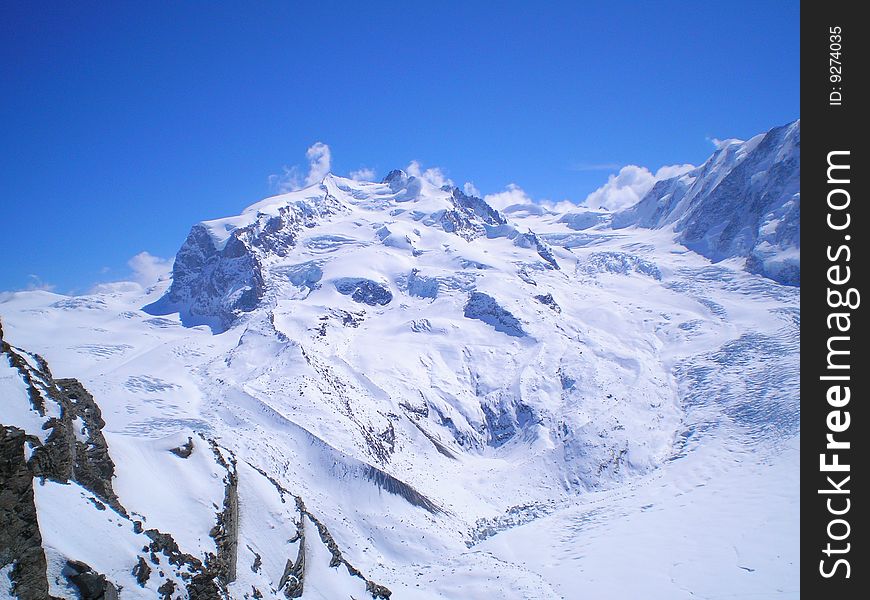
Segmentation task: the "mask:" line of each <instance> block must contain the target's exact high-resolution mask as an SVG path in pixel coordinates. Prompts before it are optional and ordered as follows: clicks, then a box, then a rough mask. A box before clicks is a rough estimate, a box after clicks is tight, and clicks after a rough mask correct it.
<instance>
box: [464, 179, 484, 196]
mask: <svg viewBox="0 0 870 600" xmlns="http://www.w3.org/2000/svg"><path fill="white" fill-rule="evenodd" d="M462 191H463V192H465V195H466V196H477V197H480V190H479V189H477V186H476V185H474V182H473V181H466V182H465V183H463V184H462Z"/></svg>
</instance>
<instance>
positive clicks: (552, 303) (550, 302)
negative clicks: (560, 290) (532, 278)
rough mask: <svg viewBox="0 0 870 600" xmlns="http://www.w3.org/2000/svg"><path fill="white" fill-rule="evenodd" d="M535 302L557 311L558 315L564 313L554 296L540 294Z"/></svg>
mask: <svg viewBox="0 0 870 600" xmlns="http://www.w3.org/2000/svg"><path fill="white" fill-rule="evenodd" d="M535 300H537V301H538V302H540V303H541V304H543V305H544V306H546V307H548V308H549V309H550V310H553V311H556V312H557V313H560V312H562V307H561V306H559V305H558V304H557V303H556V300H555V299H554V298H553V294H538V295H537V296H535Z"/></svg>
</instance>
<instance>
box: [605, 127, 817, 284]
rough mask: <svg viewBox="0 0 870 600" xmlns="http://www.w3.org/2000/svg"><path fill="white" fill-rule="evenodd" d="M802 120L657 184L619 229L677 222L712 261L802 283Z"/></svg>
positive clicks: (682, 236)
mask: <svg viewBox="0 0 870 600" xmlns="http://www.w3.org/2000/svg"><path fill="white" fill-rule="evenodd" d="M800 149H801V129H800V120H797V121H795V122H793V123H790V124H788V125H784V126H782V127H776V128H774V129H771V130H770V131H768V132H767V133H764V134H759V135H757V136H755V137H753V138H752V139H750V140H748V141H745V142H743V141H740V140H727V141H725V142H722V143H721V144H720V146H719V149H718V150H716V152H715V153H714V154H713V156H711V157H710V158H709V159H708V160H707V162H705V163H704V164H703V165H701V166H700V167H698V168H697V169H694V170H693V171H690V172H689V173H686V174H684V175H680V176H679V177H673V178H671V179H666V180H664V181H660V182H658V183H657V184H656V185H655V187H653V189H652V190H650V192H649V193H648V194H647V195H646V196H644V198H643V199H642V200H641V201H640V202H639V203H637V204H636V205H634V206H632V207H631V208H629V209H627V210H625V211H622V212H620V213H618V214H616V215H614V217H613V226H614V227H625V226H628V225H637V226H639V227H650V228H662V227H673V229H674V231H676V232H677V233H678V235H677V240H678V241H679V242H680V243H682V244H684V245H686V246H687V247H688V248H691V249H692V250H694V251H696V252H698V253H700V254H703V255H704V256H706V257H708V258H710V259H711V260H713V261H716V262H718V261H721V260H723V259H726V258H731V257H745V258H746V268H747V270H749V271H750V272H752V273H760V274H762V275H765V276H767V277H770V278H772V279H774V280H776V281H779V282H781V283H785V284H788V285H800V216H801V196H800Z"/></svg>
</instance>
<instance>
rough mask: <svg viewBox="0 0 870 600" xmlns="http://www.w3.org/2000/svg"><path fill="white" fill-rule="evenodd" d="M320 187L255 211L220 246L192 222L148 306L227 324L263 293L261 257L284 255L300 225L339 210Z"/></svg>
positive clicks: (187, 319)
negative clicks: (271, 209) (167, 282)
mask: <svg viewBox="0 0 870 600" xmlns="http://www.w3.org/2000/svg"><path fill="white" fill-rule="evenodd" d="M322 193H323V197H320V198H312V199H309V200H305V201H302V200H300V201H296V202H292V203H289V204H287V205H286V206H283V207H281V208H280V209H278V214H277V215H271V216H270V215H265V214H261V213H257V214H256V215H255V216H252V219H254V222H253V223H251V224H249V225H246V226H244V227H239V228H236V229H234V230H232V232H231V233H230V234H229V237H228V238H227V239H226V242H225V243H224V244H223V246H222V247H218V246H216V244H215V240H214V239H213V238H212V235H211V234H210V232H209V228H208V226H207V224H203V223H200V224H197V225H194V226H193V228H192V229H191V230H190V234H188V236H187V239H186V240H185V242H184V244H183V245H182V246H181V249H180V250H179V251H178V254H177V255H176V256H175V264H174V265H173V267H172V285H171V286H170V288H169V290H168V291H167V292H166V295H164V296H163V297H162V298H161V299H160V300H158V301H157V302H154V303H153V304H150V305H148V306H146V307H145V308H144V310H145V311H146V312H148V313H150V314H153V315H165V314H170V313H173V312H179V314H180V315H181V319H182V322H183V323H184V324H185V325H186V326H194V325H208V326H210V327H211V328H212V329H213V330H215V331H216V332H220V331H224V330H226V329H227V328H229V327H230V326H231V325H232V324H233V322H234V321H235V320H236V319H237V318H238V317H239V316H240V315H242V314H243V313H246V312H250V311H251V310H253V309H254V308H256V307H257V305H258V304H259V303H260V300H261V299H262V298H263V294H264V293H265V282H264V277H263V270H262V264H261V258H262V257H263V256H264V255H275V256H286V255H287V252H288V250H290V249H291V248H293V247H295V246H296V243H297V241H298V237H299V233H300V232H301V231H302V230H304V229H305V228H308V227H313V226H314V225H315V224H316V222H317V221H318V219H321V218H323V217H325V216H327V215H331V214H335V213H336V212H338V211H339V210H341V208H342V205H341V203H340V202H339V201H338V200H337V199H336V198H334V197H333V196H331V195H330V194H329V193H328V192H327V191H326V188H325V187H323V189H322Z"/></svg>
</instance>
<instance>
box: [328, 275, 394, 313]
mask: <svg viewBox="0 0 870 600" xmlns="http://www.w3.org/2000/svg"><path fill="white" fill-rule="evenodd" d="M334 285H335V289H336V290H337V291H338V293H339V294H344V295H345V296H350V297H351V299H352V300H353V301H354V302H359V303H361V304H368V305H369V306H385V305H387V304H389V303H390V302H392V300H393V294H392V292H390V290H388V289H387V288H386V286H384V285H383V284H380V283H378V282H376V281H372V280H371V279H363V278H361V277H360V278H357V277H345V278H342V279H337V280H335V282H334Z"/></svg>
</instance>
